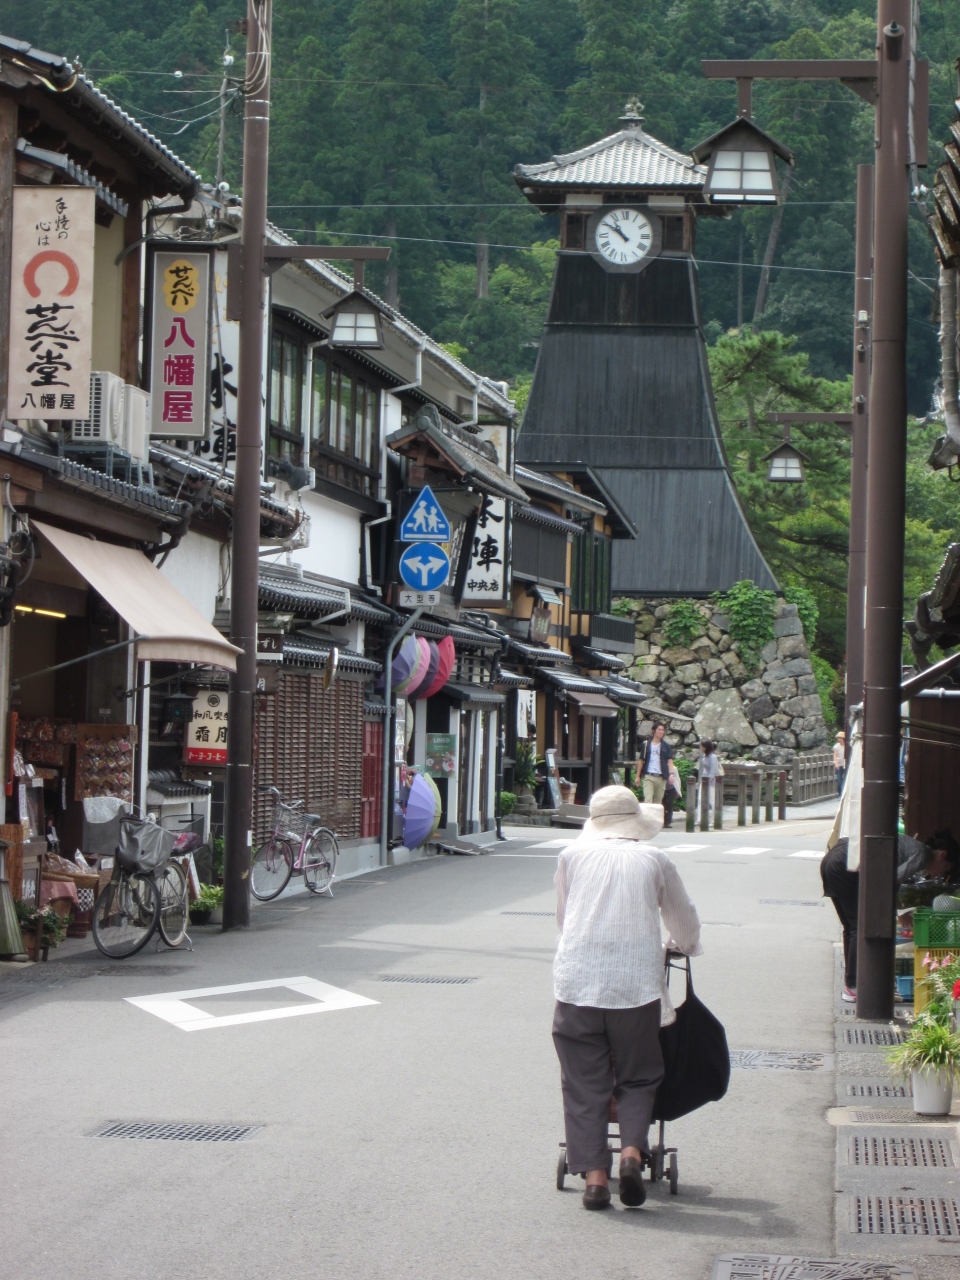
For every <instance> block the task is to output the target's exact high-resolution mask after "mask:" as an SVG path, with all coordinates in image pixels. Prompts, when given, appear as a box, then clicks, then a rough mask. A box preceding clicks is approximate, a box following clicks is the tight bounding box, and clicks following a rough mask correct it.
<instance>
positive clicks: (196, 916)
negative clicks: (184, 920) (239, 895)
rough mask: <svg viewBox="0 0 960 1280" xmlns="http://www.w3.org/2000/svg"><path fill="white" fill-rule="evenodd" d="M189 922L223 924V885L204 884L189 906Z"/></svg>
mask: <svg viewBox="0 0 960 1280" xmlns="http://www.w3.org/2000/svg"><path fill="white" fill-rule="evenodd" d="M190 923H191V924H223V885H222V884H205V885H204V886H203V887H202V888H201V890H200V896H199V897H198V898H197V900H196V901H195V902H194V903H193V904H192V906H191V907H190Z"/></svg>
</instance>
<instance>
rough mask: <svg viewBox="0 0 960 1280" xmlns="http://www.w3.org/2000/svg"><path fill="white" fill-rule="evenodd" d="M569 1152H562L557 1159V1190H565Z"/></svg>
mask: <svg viewBox="0 0 960 1280" xmlns="http://www.w3.org/2000/svg"><path fill="white" fill-rule="evenodd" d="M567 1173H568V1170H567V1153H566V1152H565V1151H561V1152H560V1158H559V1159H558V1160H557V1190H558V1191H562V1190H563V1180H564V1178H565V1177H566V1176H567Z"/></svg>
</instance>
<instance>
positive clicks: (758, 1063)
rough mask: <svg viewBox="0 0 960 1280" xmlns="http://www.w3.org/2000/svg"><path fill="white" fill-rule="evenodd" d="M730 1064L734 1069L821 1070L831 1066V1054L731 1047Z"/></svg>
mask: <svg viewBox="0 0 960 1280" xmlns="http://www.w3.org/2000/svg"><path fill="white" fill-rule="evenodd" d="M730 1066H731V1067H732V1068H733V1070H734V1071H822V1070H823V1069H824V1067H832V1066H833V1054H832V1053H790V1052H782V1051H779V1050H775V1049H731V1051H730Z"/></svg>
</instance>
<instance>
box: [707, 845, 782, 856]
mask: <svg viewBox="0 0 960 1280" xmlns="http://www.w3.org/2000/svg"><path fill="white" fill-rule="evenodd" d="M717 852H718V853H736V854H740V855H741V856H743V857H744V858H752V857H753V856H754V855H755V854H758V853H770V852H771V850H770V849H769V848H767V847H765V846H763V845H760V846H753V845H746V844H745V845H743V846H742V847H741V848H739V849H718V850H717Z"/></svg>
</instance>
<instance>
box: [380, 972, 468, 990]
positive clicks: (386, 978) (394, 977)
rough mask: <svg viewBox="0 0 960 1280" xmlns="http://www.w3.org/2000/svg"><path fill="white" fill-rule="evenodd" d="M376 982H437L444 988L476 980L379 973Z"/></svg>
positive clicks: (428, 975) (429, 975)
mask: <svg viewBox="0 0 960 1280" xmlns="http://www.w3.org/2000/svg"><path fill="white" fill-rule="evenodd" d="M377 981H378V982H437V983H442V984H443V985H444V986H452V987H462V986H464V985H465V984H466V983H468V982H476V981H477V979H476V978H438V977H436V976H435V975H433V974H422V973H381V974H380V976H379V977H378V978H377Z"/></svg>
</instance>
